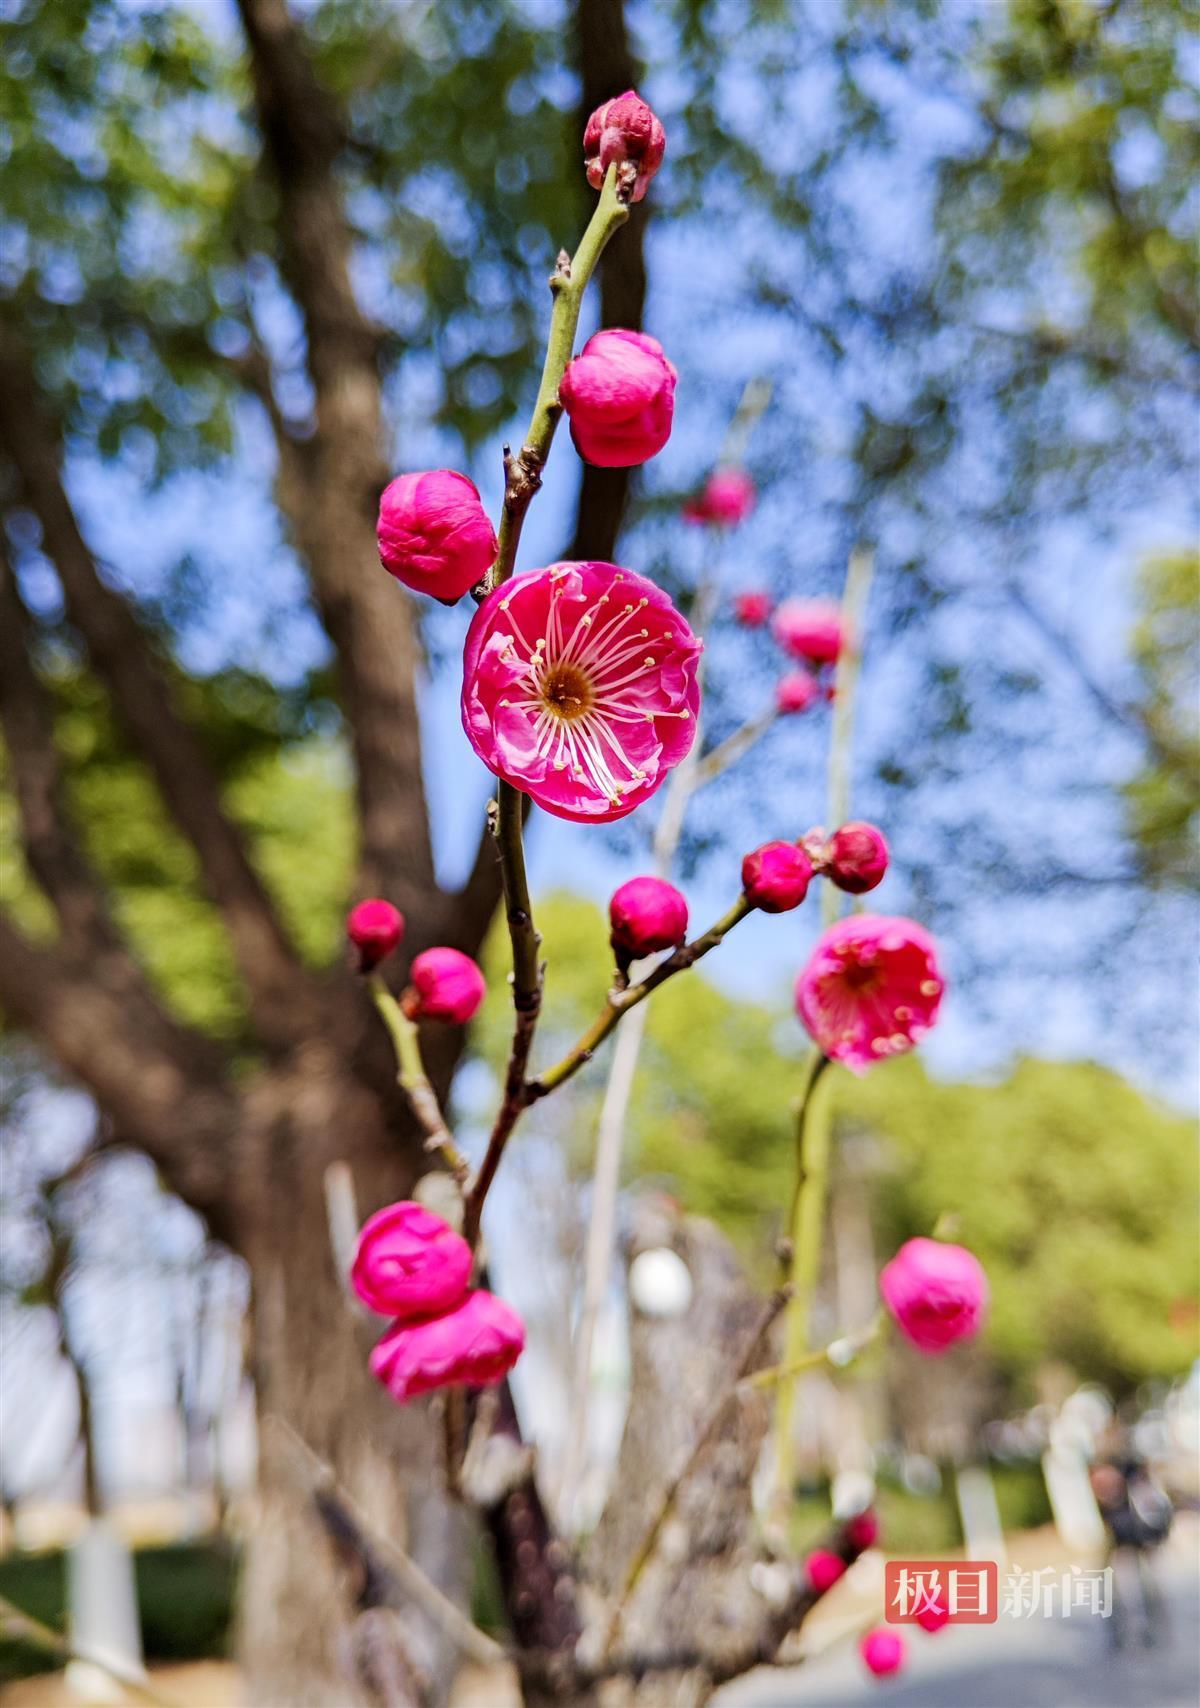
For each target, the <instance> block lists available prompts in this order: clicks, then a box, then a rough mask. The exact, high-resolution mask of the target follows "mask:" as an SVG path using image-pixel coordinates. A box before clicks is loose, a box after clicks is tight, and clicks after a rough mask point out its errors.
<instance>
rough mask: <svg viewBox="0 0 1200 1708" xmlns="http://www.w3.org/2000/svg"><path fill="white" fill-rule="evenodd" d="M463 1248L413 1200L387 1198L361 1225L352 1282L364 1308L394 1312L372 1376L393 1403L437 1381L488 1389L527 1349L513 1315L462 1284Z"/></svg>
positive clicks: (466, 1261) (467, 1251)
mask: <svg viewBox="0 0 1200 1708" xmlns="http://www.w3.org/2000/svg"><path fill="white" fill-rule="evenodd" d="M472 1261H473V1260H472V1257H471V1248H470V1246H469V1245H468V1244H467V1242H466V1240H465V1239H463V1237H462V1235H461V1234H457V1233H455V1231H454V1229H453V1228H451V1227H450V1225H449V1223H447V1222H444V1221H443V1220H442V1218H441V1217H440V1216H435V1215H434V1214H433V1213H432V1211H430V1210H427V1209H425V1207H424V1206H423V1205H421V1204H417V1203H413V1202H412V1201H411V1200H407V1199H406V1200H404V1201H402V1202H400V1203H398V1204H388V1205H387V1206H386V1207H385V1208H384V1209H382V1210H379V1211H377V1212H376V1214H375V1215H373V1216H372V1217H370V1219H369V1220H368V1221H366V1222H365V1223H364V1224H363V1228H362V1231H361V1233H360V1234H359V1236H358V1245H357V1247H356V1248H355V1253H354V1261H353V1263H352V1265H351V1269H350V1284H351V1286H352V1287H353V1288H354V1291H355V1292H356V1293H357V1295H358V1297H359V1298H360V1299H361V1300H362V1302H363V1304H364V1305H366V1306H367V1307H368V1309H369V1310H372V1311H375V1312H376V1313H377V1314H378V1315H380V1316H388V1317H391V1318H393V1321H392V1325H391V1327H390V1328H389V1329H388V1330H387V1332H386V1334H385V1335H384V1336H383V1338H382V1339H381V1340H380V1341H379V1342H378V1344H377V1345H376V1346H375V1348H374V1350H373V1351H372V1353H371V1358H370V1365H371V1373H372V1375H373V1376H375V1378H376V1379H377V1380H378V1381H379V1382H381V1383H382V1384H383V1386H384V1387H385V1388H386V1389H387V1390H388V1392H389V1393H390V1394H391V1396H392V1398H393V1399H394V1400H396V1401H397V1402H398V1403H400V1404H401V1405H403V1404H405V1403H406V1402H407V1401H409V1400H413V1399H417V1398H418V1397H419V1396H420V1395H421V1394H428V1393H432V1392H433V1391H434V1389H436V1388H448V1387H457V1386H465V1387H472V1388H481V1387H490V1386H491V1385H493V1384H494V1383H496V1382H499V1381H502V1380H503V1378H504V1377H505V1376H506V1375H507V1374H508V1372H509V1371H510V1370H511V1369H512V1367H513V1365H514V1364H515V1363H516V1361H517V1359H518V1358H519V1357H520V1356H521V1352H522V1350H523V1349H524V1346H525V1325H524V1324H523V1323H522V1321H521V1319H520V1317H519V1316H518V1315H517V1313H516V1312H515V1311H514V1310H513V1309H512V1307H511V1306H509V1305H506V1304H505V1302H504V1300H503V1299H498V1298H496V1297H495V1295H494V1294H492V1293H489V1292H487V1290H486V1289H485V1288H482V1287H477V1288H473V1289H472V1288H471V1287H470V1286H469V1282H470V1278H471V1266H472Z"/></svg>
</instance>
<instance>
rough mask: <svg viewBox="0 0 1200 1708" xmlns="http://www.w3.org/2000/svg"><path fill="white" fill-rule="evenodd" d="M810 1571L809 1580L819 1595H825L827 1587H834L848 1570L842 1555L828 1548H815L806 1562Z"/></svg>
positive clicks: (805, 1564)
mask: <svg viewBox="0 0 1200 1708" xmlns="http://www.w3.org/2000/svg"><path fill="white" fill-rule="evenodd" d="M804 1569H805V1571H806V1572H807V1573H808V1581H809V1583H810V1584H811V1585H812V1586H813V1589H814V1590H815V1591H816V1593H817V1594H818V1595H824V1594H825V1591H826V1590H827V1589H832V1588H833V1586H834V1584H835V1583H836V1582H837V1580H838V1579H839V1578H840V1577H842V1576H843V1575H844V1573H845V1570H846V1562H845V1560H843V1559H842V1558H841V1556H840V1555H838V1554H834V1553H831V1552H830V1550H829V1549H828V1548H814V1549H813V1551H812V1553H811V1554H810V1555H809V1556H808V1559H807V1560H806V1561H805V1562H804Z"/></svg>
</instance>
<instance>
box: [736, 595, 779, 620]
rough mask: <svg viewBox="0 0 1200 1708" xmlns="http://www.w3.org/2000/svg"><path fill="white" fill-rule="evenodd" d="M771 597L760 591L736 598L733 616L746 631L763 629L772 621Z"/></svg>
mask: <svg viewBox="0 0 1200 1708" xmlns="http://www.w3.org/2000/svg"><path fill="white" fill-rule="evenodd" d="M771 608H772V607H771V595H770V594H769V593H763V592H762V591H760V590H758V589H752V590H751V591H749V592H747V593H738V594H736V595H735V596H734V601H733V614H734V616H735V617H736V619H737V621H738V622H739V623H740V624H741V625H742V627H743V628H744V629H761V628H763V627H765V625H766V624H767V623H768V622H769V621H770V617H771Z"/></svg>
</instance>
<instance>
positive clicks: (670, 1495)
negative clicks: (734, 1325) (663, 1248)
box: [604, 1287, 789, 1654]
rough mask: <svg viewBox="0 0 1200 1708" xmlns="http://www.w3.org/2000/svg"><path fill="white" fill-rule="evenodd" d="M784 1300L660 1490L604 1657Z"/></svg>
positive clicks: (782, 1297) (782, 1294) (762, 1323)
mask: <svg viewBox="0 0 1200 1708" xmlns="http://www.w3.org/2000/svg"><path fill="white" fill-rule="evenodd" d="M788 1297H789V1289H788V1288H786V1287H781V1288H779V1289H778V1290H777V1291H776V1292H774V1293H772V1295H771V1297H770V1298H769V1299H768V1300H767V1302H766V1304H765V1305H764V1306H763V1308H762V1311H761V1313H760V1314H759V1319H758V1322H757V1323H756V1324H755V1326H754V1329H753V1331H752V1332H751V1334H750V1335H749V1336H748V1337H747V1340H746V1345H745V1347H744V1349H743V1351H742V1356H741V1357H740V1358H739V1359H738V1361H737V1363H736V1365H735V1366H734V1368H733V1371H732V1373H731V1375H730V1378H729V1382H728V1384H727V1386H726V1387H725V1389H724V1391H723V1392H722V1393H720V1394H719V1395H718V1396H717V1399H716V1401H715V1402H714V1404H713V1405H712V1407H711V1408H710V1410H709V1412H708V1415H707V1417H706V1418H705V1419H704V1421H703V1422H702V1423H701V1425H700V1428H699V1429H698V1430H697V1432H696V1438H695V1440H694V1441H693V1442H692V1445H691V1448H690V1450H689V1451H688V1454H687V1457H686V1458H685V1459H684V1462H683V1464H682V1465H681V1466H680V1467H679V1470H678V1471H677V1472H676V1473H675V1475H674V1476H673V1477H672V1478H671V1479H670V1480H669V1482H668V1483H667V1484H666V1486H665V1487H664V1488H663V1490H662V1492H661V1494H660V1495H659V1497H658V1500H657V1501H656V1502H655V1505H654V1511H653V1513H652V1515H651V1518H650V1522H649V1523H648V1524H647V1526H646V1529H645V1531H644V1533H643V1535H642V1539H641V1541H640V1542H639V1543H638V1545H637V1547H636V1548H635V1549H634V1552H633V1556H632V1558H631V1559H630V1562H629V1565H628V1567H627V1568H626V1571H625V1576H624V1579H623V1581H622V1583H621V1588H620V1590H619V1592H618V1595H617V1599H616V1602H615V1604H614V1606H613V1610H612V1615H611V1617H610V1620H609V1625H608V1633H607V1636H606V1638H605V1643H604V1648H605V1653H606V1654H607V1653H608V1652H609V1651H610V1650H611V1648H612V1646H613V1644H614V1643H615V1642H616V1640H617V1635H618V1633H619V1632H620V1629H621V1621H622V1619H623V1617H624V1614H625V1608H626V1606H627V1605H628V1603H629V1598H630V1596H631V1595H632V1594H633V1592H634V1590H635V1589H636V1588H637V1585H638V1581H639V1579H640V1578H641V1576H642V1573H643V1572H644V1571H645V1569H646V1567H647V1565H649V1563H650V1560H651V1559H652V1558H653V1555H654V1550H655V1548H656V1547H657V1546H658V1539H659V1537H660V1536H661V1535H662V1529H663V1525H664V1524H665V1523H666V1522H667V1519H668V1518H669V1517H670V1515H671V1512H672V1510H673V1509H674V1506H675V1503H676V1501H677V1500H678V1498H679V1494H680V1490H681V1489H682V1488H683V1485H684V1484H685V1483H686V1482H687V1480H688V1478H689V1477H690V1476H691V1474H692V1472H693V1471H694V1470H695V1468H696V1466H697V1464H698V1463H699V1461H700V1459H701V1458H702V1456H703V1454H704V1452H705V1449H706V1448H707V1447H708V1446H709V1444H710V1443H711V1442H712V1440H713V1439H714V1437H715V1436H716V1433H717V1430H718V1429H719V1428H720V1426H721V1422H722V1420H723V1419H724V1416H725V1413H726V1411H727V1409H728V1407H729V1406H730V1405H731V1404H732V1403H733V1400H734V1397H735V1395H736V1394H737V1390H738V1385H739V1384H740V1383H741V1382H742V1381H744V1380H745V1378H746V1377H747V1376H748V1375H749V1374H750V1372H751V1371H752V1370H753V1369H754V1368H755V1367H756V1366H757V1365H758V1364H759V1363H760V1361H761V1359H762V1355H763V1351H764V1348H765V1347H766V1344H767V1337H768V1335H769V1334H770V1332H771V1329H772V1328H773V1327H774V1325H775V1320H776V1318H777V1317H778V1316H779V1313H780V1311H782V1310H783V1308H784V1306H785V1305H786V1304H787V1301H788Z"/></svg>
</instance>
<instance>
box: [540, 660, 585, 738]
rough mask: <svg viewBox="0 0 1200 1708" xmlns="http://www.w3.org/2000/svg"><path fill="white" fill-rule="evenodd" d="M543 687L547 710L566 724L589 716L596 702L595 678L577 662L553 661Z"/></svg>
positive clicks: (543, 697) (543, 680)
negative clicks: (555, 662)
mask: <svg viewBox="0 0 1200 1708" xmlns="http://www.w3.org/2000/svg"><path fill="white" fill-rule="evenodd" d="M540 687H541V695H542V702H543V704H544V705H545V707H546V710H547V711H548V712H550V713H551V714H552V715H553V716H554V717H556V718H561V719H562V720H563V721H564V722H566V723H574V721H575V720H576V719H577V718H583V717H586V716H587V714H588V712H589V711H591V709H592V707H593V705H594V704H595V700H596V695H595V692H594V690H593V688H592V683H591V678H590V677H589V676H588V674H587V672H586V671H585V670H582V669H581V668H580V667H579V665H577V664H570V663H560V664H552V665H551V666H550V668H549V669H548V670H547V671H546V673H545V675H544V676H543V677H542V680H541V684H540Z"/></svg>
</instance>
